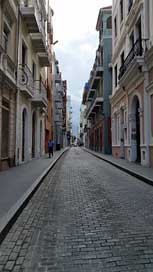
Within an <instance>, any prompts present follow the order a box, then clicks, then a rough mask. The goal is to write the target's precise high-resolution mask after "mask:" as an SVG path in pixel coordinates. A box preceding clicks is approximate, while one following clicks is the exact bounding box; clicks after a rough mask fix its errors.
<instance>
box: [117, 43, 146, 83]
mask: <svg viewBox="0 0 153 272" xmlns="http://www.w3.org/2000/svg"><path fill="white" fill-rule="evenodd" d="M146 51H147V40H137V41H136V42H135V44H134V46H133V47H132V49H131V50H130V52H129V54H128V56H127V57H126V59H125V61H124V63H123V65H122V66H121V67H120V72H119V76H118V79H119V84H120V85H122V84H121V83H122V82H123V81H125V80H126V79H127V80H129V79H130V77H131V76H132V75H134V74H135V73H137V72H138V69H140V68H141V67H142V66H143V65H144V55H145V53H146Z"/></svg>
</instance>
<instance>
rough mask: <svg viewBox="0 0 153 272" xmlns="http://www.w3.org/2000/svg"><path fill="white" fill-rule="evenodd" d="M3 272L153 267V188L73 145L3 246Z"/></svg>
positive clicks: (0, 263) (91, 271)
mask: <svg viewBox="0 0 153 272" xmlns="http://www.w3.org/2000/svg"><path fill="white" fill-rule="evenodd" d="M0 271H2V272H6V271H13V272H17V271H18V272H19V271H20V272H21V271H22V272H36V271H37V272H49V271H50V272H62V271H66V272H79V271H80V272H113V271H114V272H117V271H120V272H123V271H133V272H136V271H137V272H142V271H143V272H145V271H150V272H152V271H153V187H152V186H150V185H148V184H145V183H143V182H141V181H139V180H137V179H135V178H134V177H132V176H129V175H128V174H125V173H124V172H122V171H120V170H118V169H117V168H115V167H113V166H111V165H109V164H108V163H106V162H103V161H101V160H99V159H97V158H95V157H94V156H92V155H91V154H88V153H87V152H85V151H83V150H82V149H80V148H75V147H74V148H71V149H70V151H68V152H67V153H66V154H65V155H64V156H63V157H62V158H61V159H60V160H59V162H58V163H57V164H56V165H55V167H54V168H53V169H52V170H51V172H50V173H49V175H48V176H47V177H46V178H45V180H44V182H43V183H42V185H41V186H40V188H39V189H38V191H37V192H36V193H35V195H34V196H33V198H32V199H31V200H30V202H29V203H28V205H27V206H26V208H25V209H24V210H23V212H22V214H21V215H20V217H19V218H18V219H17V221H16V222H15V224H14V226H13V227H12V229H11V230H10V232H9V234H8V235H7V236H6V238H5V240H4V241H3V243H2V244H1V246H0Z"/></svg>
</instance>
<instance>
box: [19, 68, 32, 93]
mask: <svg viewBox="0 0 153 272" xmlns="http://www.w3.org/2000/svg"><path fill="white" fill-rule="evenodd" d="M18 82H19V85H20V87H21V89H22V88H23V87H24V88H25V87H26V88H27V89H28V90H29V91H30V93H31V95H33V94H34V80H33V75H32V72H31V71H30V69H29V67H28V66H27V65H26V64H24V65H23V64H20V65H19V69H18Z"/></svg>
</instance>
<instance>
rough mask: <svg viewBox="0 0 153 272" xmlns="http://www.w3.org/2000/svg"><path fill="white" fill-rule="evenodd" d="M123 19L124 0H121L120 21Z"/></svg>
mask: <svg viewBox="0 0 153 272" xmlns="http://www.w3.org/2000/svg"><path fill="white" fill-rule="evenodd" d="M122 21H123V0H120V22H122Z"/></svg>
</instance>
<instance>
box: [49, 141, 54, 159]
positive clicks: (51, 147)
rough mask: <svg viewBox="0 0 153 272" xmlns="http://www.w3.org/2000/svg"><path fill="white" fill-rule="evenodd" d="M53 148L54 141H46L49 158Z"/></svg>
mask: <svg viewBox="0 0 153 272" xmlns="http://www.w3.org/2000/svg"><path fill="white" fill-rule="evenodd" d="M53 148H54V141H53V140H51V139H50V140H49V141H48V153H49V158H50V157H51V155H52V157H53Z"/></svg>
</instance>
